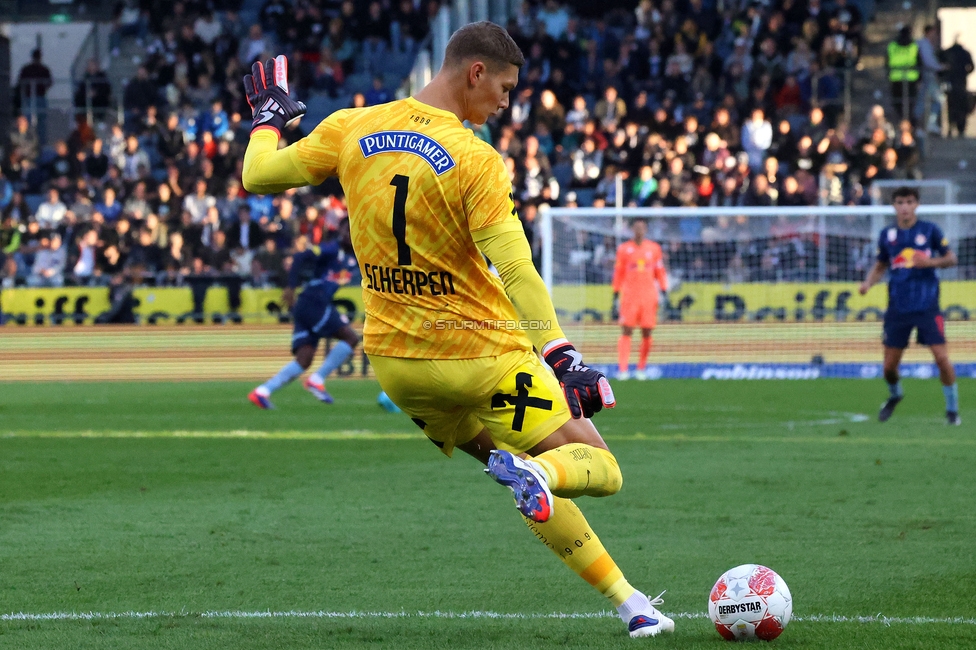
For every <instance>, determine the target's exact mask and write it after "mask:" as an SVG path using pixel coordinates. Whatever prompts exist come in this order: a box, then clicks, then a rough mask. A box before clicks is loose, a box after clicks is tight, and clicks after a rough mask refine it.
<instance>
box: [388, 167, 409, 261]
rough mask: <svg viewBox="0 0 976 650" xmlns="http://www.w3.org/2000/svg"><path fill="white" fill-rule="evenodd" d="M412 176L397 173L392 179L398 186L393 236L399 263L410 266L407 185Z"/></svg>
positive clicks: (391, 183) (395, 199)
mask: <svg viewBox="0 0 976 650" xmlns="http://www.w3.org/2000/svg"><path fill="white" fill-rule="evenodd" d="M409 183H410V177H409V176H404V175H403V174H397V175H396V176H394V177H393V180H392V181H390V185H392V186H393V187H395V188H396V196H394V197H393V236H394V237H396V241H397V264H399V265H400V266H410V247H409V246H407V185H409Z"/></svg>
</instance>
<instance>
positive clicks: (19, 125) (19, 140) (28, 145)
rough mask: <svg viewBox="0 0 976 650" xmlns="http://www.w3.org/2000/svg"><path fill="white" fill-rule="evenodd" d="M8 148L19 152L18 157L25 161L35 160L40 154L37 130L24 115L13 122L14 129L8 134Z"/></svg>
mask: <svg viewBox="0 0 976 650" xmlns="http://www.w3.org/2000/svg"><path fill="white" fill-rule="evenodd" d="M10 146H11V147H12V148H13V149H17V150H19V152H20V155H21V156H23V157H24V158H26V159H27V160H37V156H38V154H39V153H40V144H39V140H38V137H37V130H36V129H35V128H34V126H33V125H32V124H31V122H30V120H29V119H27V116H26V115H18V116H17V119H16V120H14V128H13V130H12V131H11V133H10Z"/></svg>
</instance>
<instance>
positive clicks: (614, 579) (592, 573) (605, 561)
mask: <svg viewBox="0 0 976 650" xmlns="http://www.w3.org/2000/svg"><path fill="white" fill-rule="evenodd" d="M554 501H555V503H553V506H552V516H551V517H550V518H549V521H547V522H545V523H543V524H540V523H538V522H535V521H532V520H531V519H527V518H525V517H523V519H525V523H526V524H527V525H528V526H529V530H531V531H532V532H533V533H534V534H535V536H536V537H537V538H538V539H539V541H540V542H542V543H543V544H545V545H546V546H548V547H549V548H551V549H552V551H553V552H554V553H555V554H556V555H558V556H559V559H561V560H562V561H563V562H565V563H566V566H568V567H569V568H570V569H572V570H573V571H575V572H576V574H577V575H578V576H579V577H581V578H583V580H586V581H587V582H588V583H590V584H591V585H592V586H593V587H594V588H595V589H596V590H597V591H599V592H600V593H601V594H603V595H604V596H606V597H607V598H609V599H610V602H612V603H613V606H614V607H619V606H620V605H622V604H623V602H624V601H625V600H627V599H628V598H630V597H631V596H632V595H633V594H634V592H635V591H636V590H635V589H634V588H633V587H631V586H630V583H629V582H627V579H626V578H624V574H623V573H621V571H620V569H619V568H617V564H616V562H614V561H613V558H611V557H610V554H609V553H607V550H606V549H605V548H603V544H601V543H600V538H599V537H597V536H596V533H594V532H593V529H592V528H590V524H589V523H587V521H586V518H585V517H584V516H583V513H582V512H580V509H579V508H578V507H576V504H575V503H573V502H572V501H570V500H569V499H561V498H559V497H554Z"/></svg>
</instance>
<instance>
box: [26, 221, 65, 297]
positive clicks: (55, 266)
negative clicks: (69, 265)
mask: <svg viewBox="0 0 976 650" xmlns="http://www.w3.org/2000/svg"><path fill="white" fill-rule="evenodd" d="M66 262H67V252H66V251H65V250H64V246H63V245H62V241H61V235H60V234H58V232H57V231H54V232H52V233H51V234H50V235H43V236H41V239H40V249H39V250H38V251H37V253H36V254H35V255H34V263H33V264H32V265H31V273H30V276H28V278H27V285H28V286H31V287H61V286H64V267H65V263H66Z"/></svg>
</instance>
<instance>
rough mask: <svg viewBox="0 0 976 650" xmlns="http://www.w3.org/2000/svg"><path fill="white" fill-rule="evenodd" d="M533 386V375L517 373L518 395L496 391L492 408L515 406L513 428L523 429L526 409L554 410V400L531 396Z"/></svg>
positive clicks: (516, 387) (516, 390)
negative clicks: (530, 390)
mask: <svg viewBox="0 0 976 650" xmlns="http://www.w3.org/2000/svg"><path fill="white" fill-rule="evenodd" d="M531 387H532V375H530V374H529V373H527V372H520V373H518V374H517V375H515V392H516V393H517V395H509V394H507V393H495V394H494V395H492V396H491V408H493V409H503V408H505V405H506V404H511V405H512V406H514V407H515V417H514V418H512V430H513V431H521V430H522V422H523V421H524V420H525V409H526V408H528V407H530V406H531V407H532V408H534V409H542V410H544V411H551V410H552V400H551V399H542V398H541V397H529V388H531Z"/></svg>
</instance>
